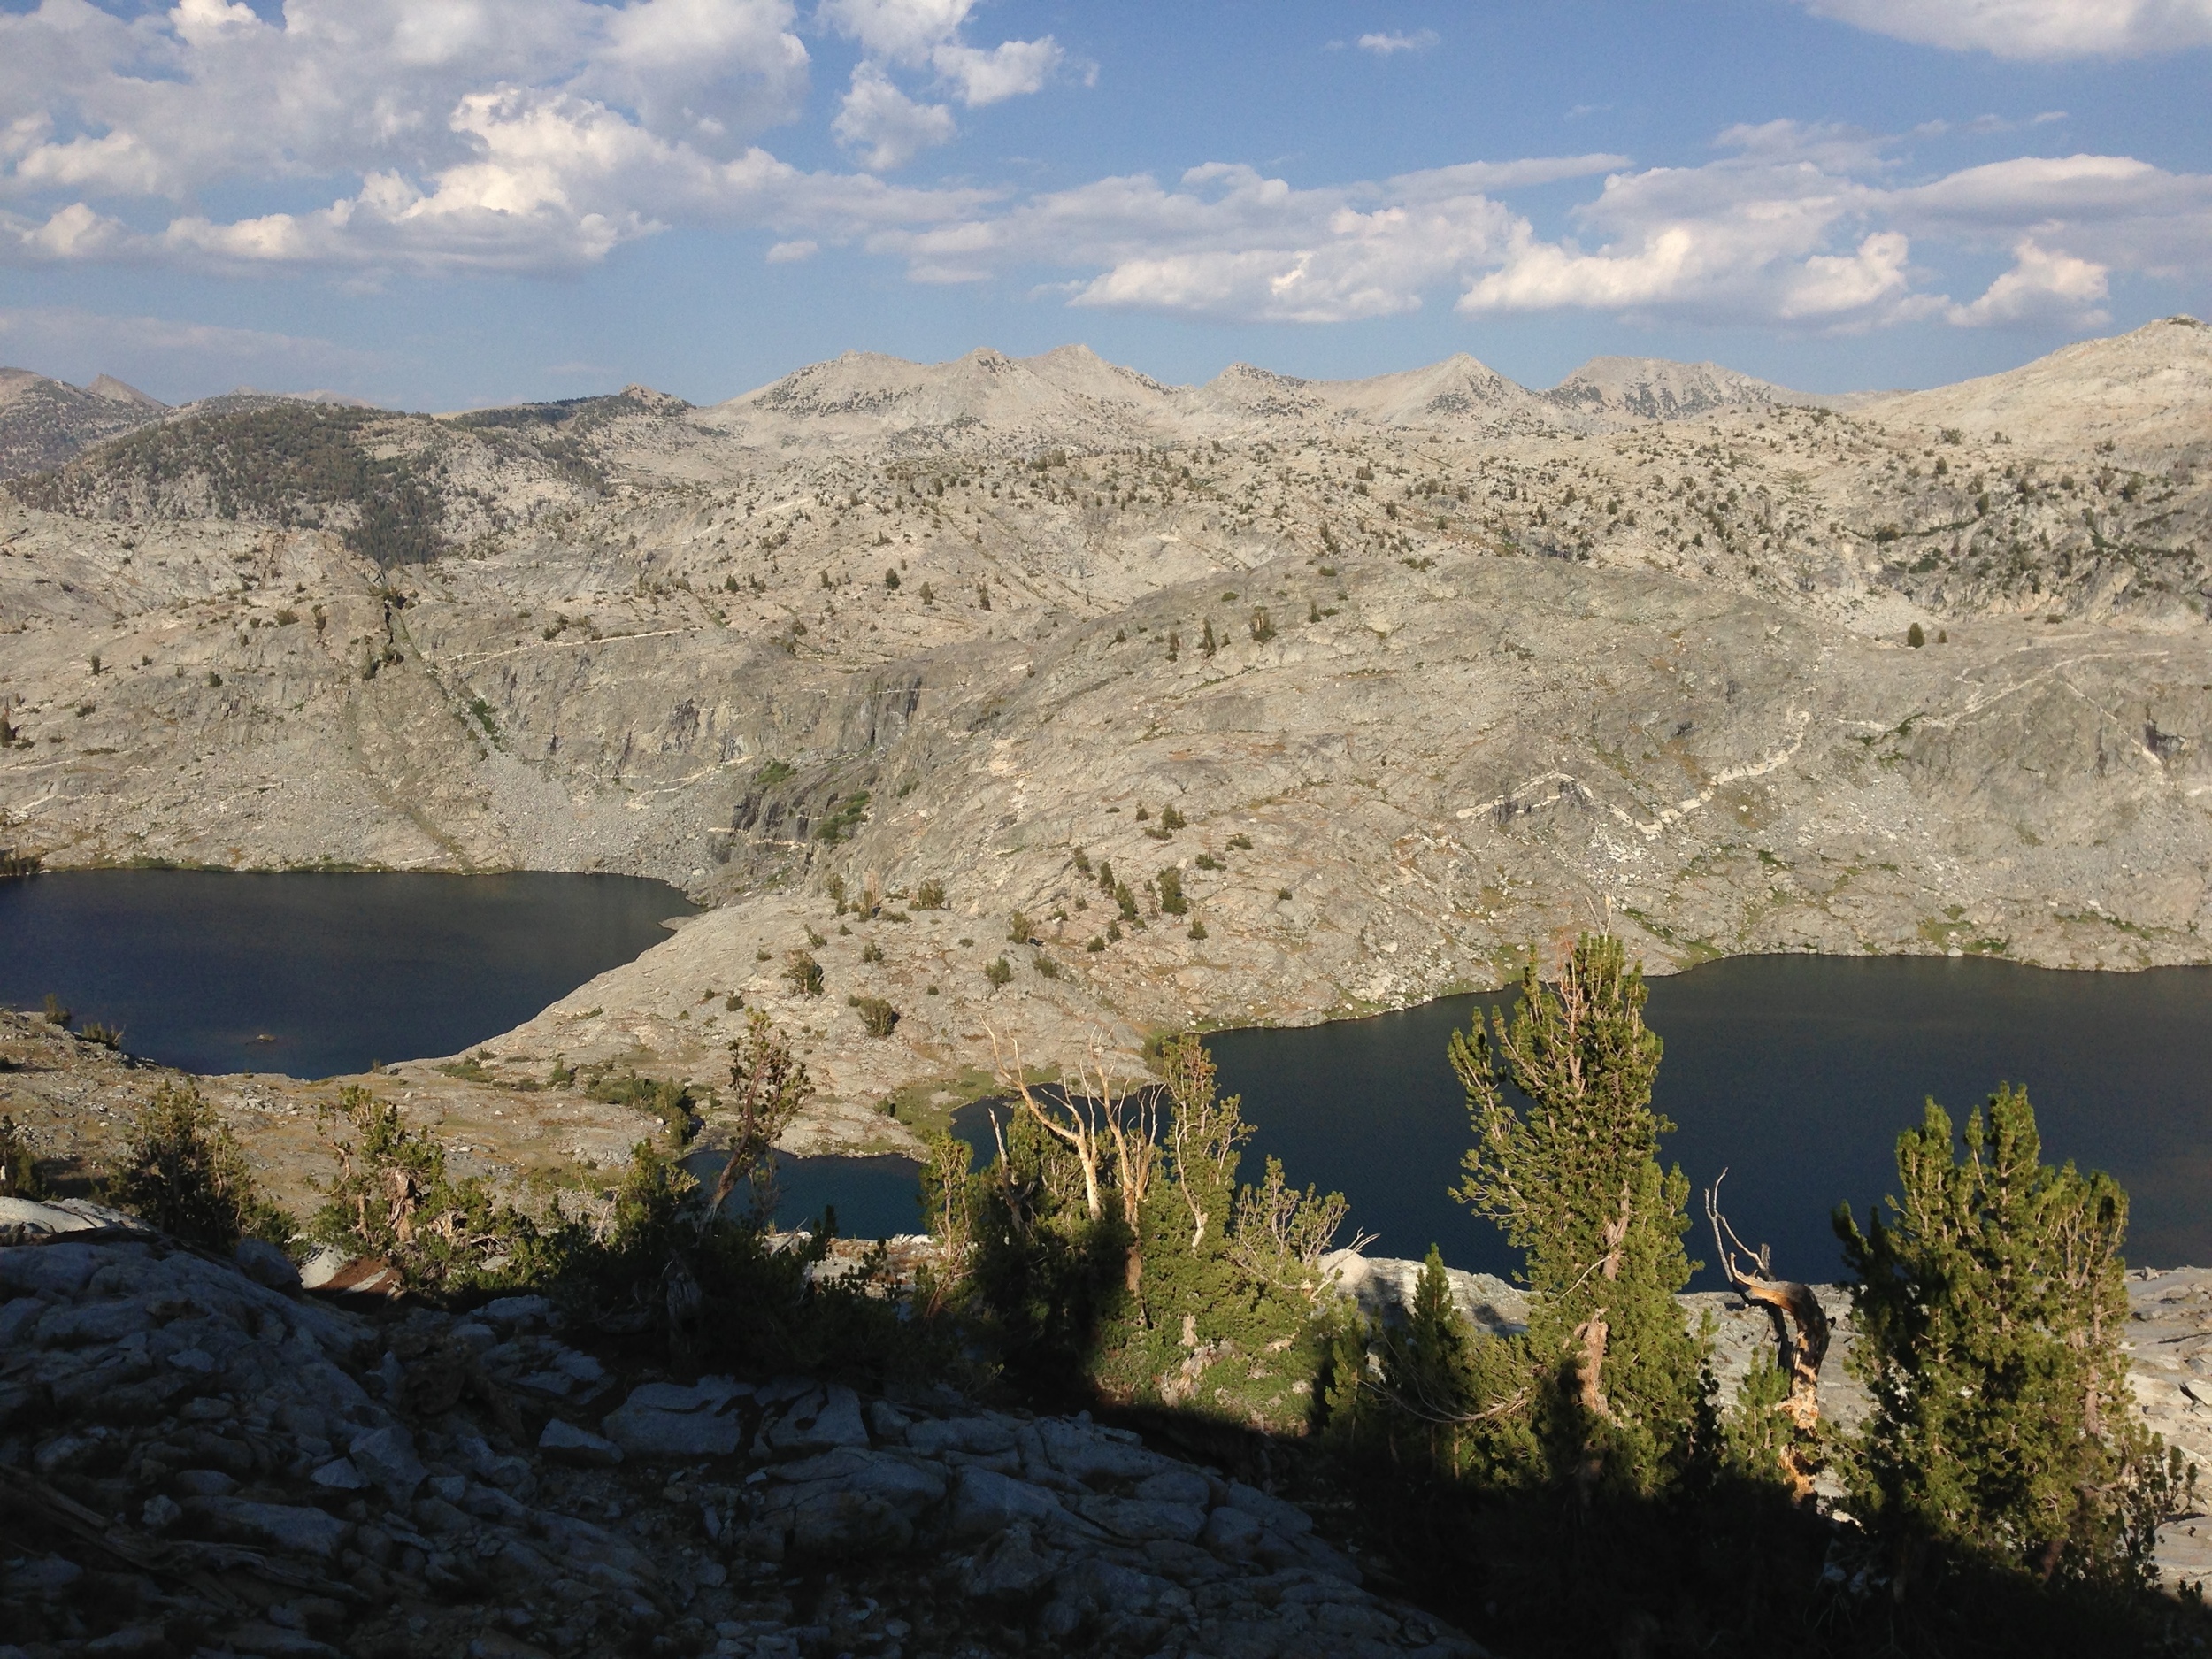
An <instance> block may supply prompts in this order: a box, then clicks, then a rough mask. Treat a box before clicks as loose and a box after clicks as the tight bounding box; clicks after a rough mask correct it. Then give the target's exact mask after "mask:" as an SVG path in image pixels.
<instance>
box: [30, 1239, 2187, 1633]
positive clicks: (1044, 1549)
mask: <svg viewBox="0 0 2212 1659" xmlns="http://www.w3.org/2000/svg"><path fill="white" fill-rule="evenodd" d="M134 1225H135V1224H131V1223H128V1222H127V1219H126V1218H124V1217H118V1216H115V1215H113V1214H112V1212H104V1211H100V1210H96V1208H95V1207H93V1206H89V1205H85V1204H81V1203H73V1204H70V1205H67V1206H64V1207H61V1208H60V1209H56V1208H54V1207H49V1206H43V1205H35V1204H29V1203H26V1202H23V1201H19V1200H0V1228H4V1229H7V1231H6V1232H4V1233H0V1236H4V1237H6V1238H9V1239H21V1240H29V1241H27V1242H20V1243H12V1244H9V1245H5V1246H0V1632H4V1634H0V1659H19V1655H32V1656H34V1659H38V1656H42V1655H77V1654H85V1655H162V1654H178V1655H183V1654H192V1653H196V1652H211V1653H227V1654H237V1655H248V1654H252V1655H319V1654H335V1653H340V1652H343V1653H348V1654H351V1655H359V1656H362V1659H366V1656H367V1655H403V1654H404V1655H417V1654H423V1655H463V1654H466V1655H472V1659H490V1656H493V1655H505V1656H509V1659H525V1656H526V1655H535V1654H558V1655H570V1654H585V1653H603V1652H615V1651H634V1652H641V1653H652V1652H665V1653H682V1654H705V1653H713V1654H718V1655H761V1656H763V1659H765V1656H767V1655H792V1656H793V1659H796V1656H797V1655H834V1654H853V1655H876V1656H878V1659H888V1656H891V1655H960V1654H967V1653H982V1652H998V1651H1005V1650H1008V1648H1009V1647H1010V1646H1018V1647H1022V1649H1023V1650H1024V1651H1027V1652H1032V1653H1043V1654H1051V1653H1071V1652H1077V1651H1082V1652H1086V1653H1096V1654H1128V1655H1208V1656H1209V1659H1245V1656H1249V1659H1263V1656H1264V1655H1285V1656H1286V1659H1288V1656H1289V1655H1314V1654H1330V1655H1389V1654H1416V1653H1417V1654H1427V1655H1476V1654H1479V1653H1480V1652H1481V1651H1482V1649H1481V1648H1480V1647H1479V1646H1478V1645H1477V1644H1475V1643H1473V1642H1471V1641H1470V1640H1467V1639H1466V1638H1464V1637H1463V1636H1461V1635H1459V1634H1458V1633H1456V1632H1454V1631H1452V1630H1450V1629H1449V1628H1448V1627H1447V1626H1445V1625H1443V1624H1440V1622H1439V1621H1437V1620H1436V1619H1434V1618H1432V1617H1430V1616H1429V1615H1427V1614H1425V1613H1424V1612H1422V1611H1420V1610H1418V1609H1413V1608H1410V1607H1408V1606H1405V1605H1403V1604H1402V1603H1399V1602H1396V1601H1392V1600H1390V1599H1388V1598H1387V1597H1386V1596H1383V1595H1380V1594H1376V1593H1374V1592H1373V1591H1371V1589H1369V1588H1366V1587H1364V1586H1363V1572H1362V1570H1361V1568H1360V1566H1359V1565H1358V1564H1357V1563H1356V1560H1355V1558H1354V1555H1353V1554H1351V1553H1348V1551H1347V1549H1346V1548H1341V1547H1340V1545H1338V1544H1337V1543H1335V1542H1332V1541H1331V1540H1329V1539H1328V1538H1327V1537H1325V1535H1324V1534H1325V1528H1323V1527H1317V1525H1315V1522H1314V1520H1313V1518H1312V1517H1311V1516H1310V1515H1309V1514H1308V1513H1307V1512H1306V1511H1305V1510H1304V1509H1301V1508H1299V1507H1298V1506H1297V1505H1295V1504H1294V1503H1291V1502H1286V1501H1285V1500H1283V1499H1282V1498H1280V1497H1278V1496H1276V1495H1274V1494H1271V1493H1270V1492H1268V1491H1265V1490H1263V1489H1262V1486H1258V1485H1254V1484H1248V1482H1247V1481H1246V1480H1243V1479H1236V1478H1234V1477H1233V1475H1231V1474H1227V1473H1225V1472H1223V1471H1220V1470H1217V1469H1213V1468H1208V1467H1203V1466H1201V1465H1199V1464H1196V1463H1191V1462H1189V1461H1187V1460H1185V1459H1182V1458H1179V1457H1175V1456H1171V1455H1165V1454H1164V1453H1162V1452H1160V1451H1158V1450H1156V1449H1154V1448H1152V1447H1150V1446H1148V1445H1147V1444H1145V1443H1144V1442H1143V1441H1142V1440H1141V1439H1140V1438H1139V1437H1138V1436H1137V1435H1135V1434H1133V1433H1131V1432H1127V1431H1125V1430H1122V1429H1118V1428H1113V1427H1109V1426H1105V1425H1100V1424H1097V1423H1094V1422H1092V1421H1090V1420H1089V1419H1088V1417H1087V1416H1084V1417H1073V1418H1069V1417H1045V1416H1035V1415H1032V1414H1030V1413H1028V1412H1025V1411H1018V1410H1014V1411H1002V1410H992V1409H984V1408H982V1407H980V1406H979V1405H977V1404H975V1403H974V1402H970V1401H967V1400H964V1399H963V1398H961V1397H960V1396H958V1395H957V1394H954V1393H953V1392H951V1391H950V1390H948V1389H941V1388H938V1389H926V1390H916V1389H905V1390H896V1389H895V1390H891V1391H888V1392H887V1393H886V1394H881V1395H877V1396H874V1397H864V1395H863V1394H860V1393H856V1391H855V1390H853V1389H852V1388H849V1387H847V1386H843V1385H842V1384H839V1383H836V1382H826V1381H823V1380H820V1379H812V1378H807V1377H780V1378H772V1379H764V1378H750V1379H739V1378H727V1377H707V1378H703V1379H697V1380H695V1381H681V1380H676V1379H670V1378H669V1377H667V1376H666V1375H665V1374H664V1373H660V1372H656V1371H645V1370H640V1369H637V1368H636V1367H634V1366H633V1365H631V1364H629V1363H626V1362H625V1361H624V1360H623V1359H622V1358H621V1357H619V1356H615V1355H610V1354H607V1353H605V1352H601V1353H598V1354H594V1353H589V1352H586V1351H584V1349H583V1348H580V1347H578V1346H572V1344H571V1343H570V1342H569V1341H568V1340H565V1337H564V1333H563V1330H562V1325H561V1321H560V1319H559V1317H558V1315H557V1312H556V1310H554V1309H553V1308H552V1307H551V1305H550V1304H549V1303H548V1302H545V1301H544V1300H543V1299H541V1298H537V1297H531V1296H517V1297H509V1298H506V1299H504V1300H502V1301H497V1302H491V1303H489V1304H488V1305H487V1306H485V1307H483V1308H481V1309H479V1310H476V1311H474V1312H473V1313H470V1314H465V1315H458V1316H456V1315H449V1314H445V1313H441V1312H437V1311H434V1310H428V1309H423V1308H415V1309H409V1310H380V1312H379V1317H368V1316H366V1315H364V1314H363V1313H360V1312H357V1311H354V1310H347V1309H342V1308H340V1307H336V1306H334V1305H331V1304H330V1303H328V1302H325V1301H322V1300H320V1299H319V1298H317V1297H315V1296H313V1295H310V1294H303V1292H302V1291H301V1289H300V1288H299V1286H298V1283H297V1279H296V1275H295V1273H294V1271H293V1270H292V1269H291V1267H290V1266H289V1264H288V1263H286V1262H285V1261H284V1260H283V1259H282V1258H281V1257H280V1256H278V1255H277V1254H276V1253H275V1252H273V1251H269V1250H267V1249H265V1248H264V1247H258V1246H256V1245H252V1244H248V1245H246V1246H244V1247H242V1256H241V1258H240V1259H239V1260H238V1261H236V1262H227V1261H221V1260H218V1259H216V1258H213V1257H211V1256H206V1255H204V1254H201V1253H198V1252H195V1251H192V1250H188V1249H186V1248H180V1247H178V1246H176V1245H175V1244H173V1242H172V1241H170V1240H165V1239H163V1238H160V1237H158V1236H156V1235H150V1234H146V1233H135V1232H127V1231H125V1229H127V1228H130V1227H134ZM57 1229H59V1230H62V1231H56V1230H57ZM1338 1264H1339V1265H1340V1267H1341V1268H1342V1270H1343V1271H1342V1276H1341V1282H1342V1284H1343V1286H1344V1287H1345V1288H1346V1289H1347V1290H1348V1292H1349V1293H1351V1294H1356V1295H1357V1296H1358V1297H1359V1298H1360V1300H1361V1301H1363V1302H1365V1303H1366V1304H1367V1305H1369V1306H1370V1307H1371V1308H1372V1309H1376V1310H1384V1311H1387V1310H1390V1309H1391V1308H1393V1307H1394V1306H1396V1305H1398V1304H1400V1303H1401V1302H1402V1300H1403V1299H1404V1297H1405V1296H1406V1295H1407V1294H1409V1291H1410V1287H1411V1285H1412V1281H1413V1279H1414V1276H1415V1274H1416V1272H1417V1268H1416V1267H1415V1264H1413V1263H1402V1262H1391V1261H1368V1260H1364V1259H1360V1258H1352V1257H1350V1256H1348V1255H1347V1256H1346V1257H1344V1258H1340V1261H1339V1263H1338ZM1455 1290H1456V1291H1457V1292H1458V1293H1459V1295H1460V1298H1461V1300H1462V1302H1463V1305H1464V1306H1465V1307H1466V1308H1467V1310H1468V1311H1469V1312H1470V1313H1471V1315H1472V1316H1473V1317H1476V1318H1477V1319H1478V1320H1479V1321H1480V1322H1481V1323H1484V1324H1486V1325H1489V1326H1490V1327H1491V1328H1499V1327H1501V1326H1503V1325H1509V1324H1511V1323H1513V1322H1514V1321H1516V1320H1517V1317H1519V1314H1520V1311H1521V1302H1520V1298H1519V1295H1518V1293H1517V1292H1515V1291H1514V1290H1513V1289H1512V1288H1511V1287H1509V1286H1505V1285H1503V1284H1502V1283H1501V1282H1499V1281H1497V1280H1495V1279H1485V1278H1480V1277H1478V1276H1474V1275H1468V1274H1455ZM2129 1293H2130V1300H2131V1305H2132V1307H2133V1310H2134V1325H2133V1340H2134V1347H2135V1364H2136V1370H2135V1386H2136V1392H2137V1395H2138V1398H2139V1402H2141V1405H2142V1408H2143V1409H2144V1410H2145V1411H2146V1413H2147V1415H2148V1417H2149V1418H2150V1420H2151V1421H2152V1423H2153V1424H2154V1426H2156V1427H2157V1428H2158V1429H2159V1431H2160V1432H2162V1433H2164V1434H2166V1435H2167V1436H2169V1437H2170V1439H2172V1440H2174V1441H2175V1442H2176V1443H2177V1444H2178V1445H2180V1446H2181V1447H2182V1448H2184V1449H2185V1451H2186V1452H2187V1453H2188V1455H2190V1456H2191V1457H2192V1458H2193V1459H2196V1460H2198V1461H2199V1462H2200V1463H2201V1462H2202V1461H2203V1460H2204V1459H2205V1458H2206V1457H2207V1455H2208V1454H2212V1417H2208V1414H2207V1412H2206V1410H2205V1409H2204V1408H2203V1407H2201V1406H2200V1404H2199V1403H2198V1394H2199V1393H2200V1392H2205V1393H2212V1272H2208V1271H2200V1270H2193V1269H2184V1270H2179V1271H2170V1272H2146V1273H2139V1274H2137V1275H2135V1276H2133V1277H2131V1279H2130V1281H2129ZM1825 1299H1826V1300H1827V1301H1828V1302H1830V1305H1831V1309H1832V1311H1833V1312H1834V1313H1836V1314H1837V1315H1839V1338H1840V1340H1839V1341H1838V1343H1837V1345H1836V1347H1835V1348H1834V1349H1833V1350H1832V1352H1831V1355H1830V1358H1829V1362H1828V1371H1827V1373H1826V1376H1825V1378H1824V1384H1825V1386H1826V1392H1827V1399H1828V1402H1829V1406H1830V1409H1832V1411H1833V1412H1834V1413H1835V1414H1836V1415H1838V1416H1839V1417H1841V1418H1843V1419H1844V1420H1846V1421H1849V1420H1851V1419H1853V1418H1854V1417H1855V1415H1856V1413H1857V1412H1858V1410H1860V1409H1863V1395H1861V1394H1859V1393H1858V1391H1857V1390H1856V1389H1855V1386H1852V1385H1851V1384H1849V1383H1848V1382H1847V1379H1846V1378H1845V1376H1844V1370H1843V1365H1844V1356H1845V1355H1846V1354H1847V1351H1848V1348H1849V1345H1850V1331H1849V1324H1848V1319H1847V1317H1841V1316H1845V1315H1846V1304H1845V1302H1844V1301H1843V1299H1842V1298H1841V1296H1840V1294H1832V1295H1827V1296H1826V1297H1825ZM1686 1302H1688V1303H1689V1304H1690V1305H1691V1311H1692V1312H1693V1313H1697V1312H1701V1310H1703V1309H1706V1308H1710V1309H1711V1310H1712V1311H1713V1312H1714V1313H1715V1314H1716V1315H1717V1318H1718V1321H1719V1326H1720V1364H1719V1366H1718V1368H1717V1369H1718V1370H1719V1371H1720V1372H1721V1378H1722V1383H1723V1386H1724V1387H1727V1386H1732V1382H1733V1380H1734V1378H1735V1377H1736V1376H1737V1375H1739V1374H1740V1371H1741V1369H1742V1367H1743V1365H1744V1364H1745V1363H1746V1362H1747V1358H1748V1356H1749V1354H1750V1352H1751V1349H1752V1347H1753V1345H1754V1344H1755V1343H1757V1342H1760V1341H1763V1340H1766V1336H1765V1331H1766V1325H1765V1320H1764V1317H1763V1315H1760V1314H1758V1313H1756V1312H1755V1310H1747V1309H1744V1308H1743V1307H1741V1306H1740V1304H1738V1303H1737V1302H1735V1299H1734V1298H1732V1297H1719V1296H1709V1297H1691V1298H1686ZM2200 1377H2203V1378H2206V1379H2207V1380H2204V1381H2200V1380H2198V1379H2200ZM1247 1472H1250V1471H1247ZM2200 1528H2201V1529H2202V1531H2203V1532H2204V1533H2205V1534H2206V1537H2205V1539H2204V1540H2200V1538H2199V1531H2200ZM2161 1563H2162V1568H2163V1570H2164V1572H2165V1576H2166V1578H2167V1579H2168V1581H2169V1582H2170V1583H2176V1584H2178V1583H2184V1582H2200V1581H2202V1580H2203V1579H2204V1578H2208V1577H2212V1522H2208V1521H2205V1520H2201V1519H2198V1518H2189V1519H2184V1520H2182V1521H2179V1522H2177V1523H2175V1524H2174V1525H2170V1526H2169V1527H2168V1528H2167V1529H2166V1532H2165V1534H2164V1537H2163V1540H2162V1550H2161Z"/></svg>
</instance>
